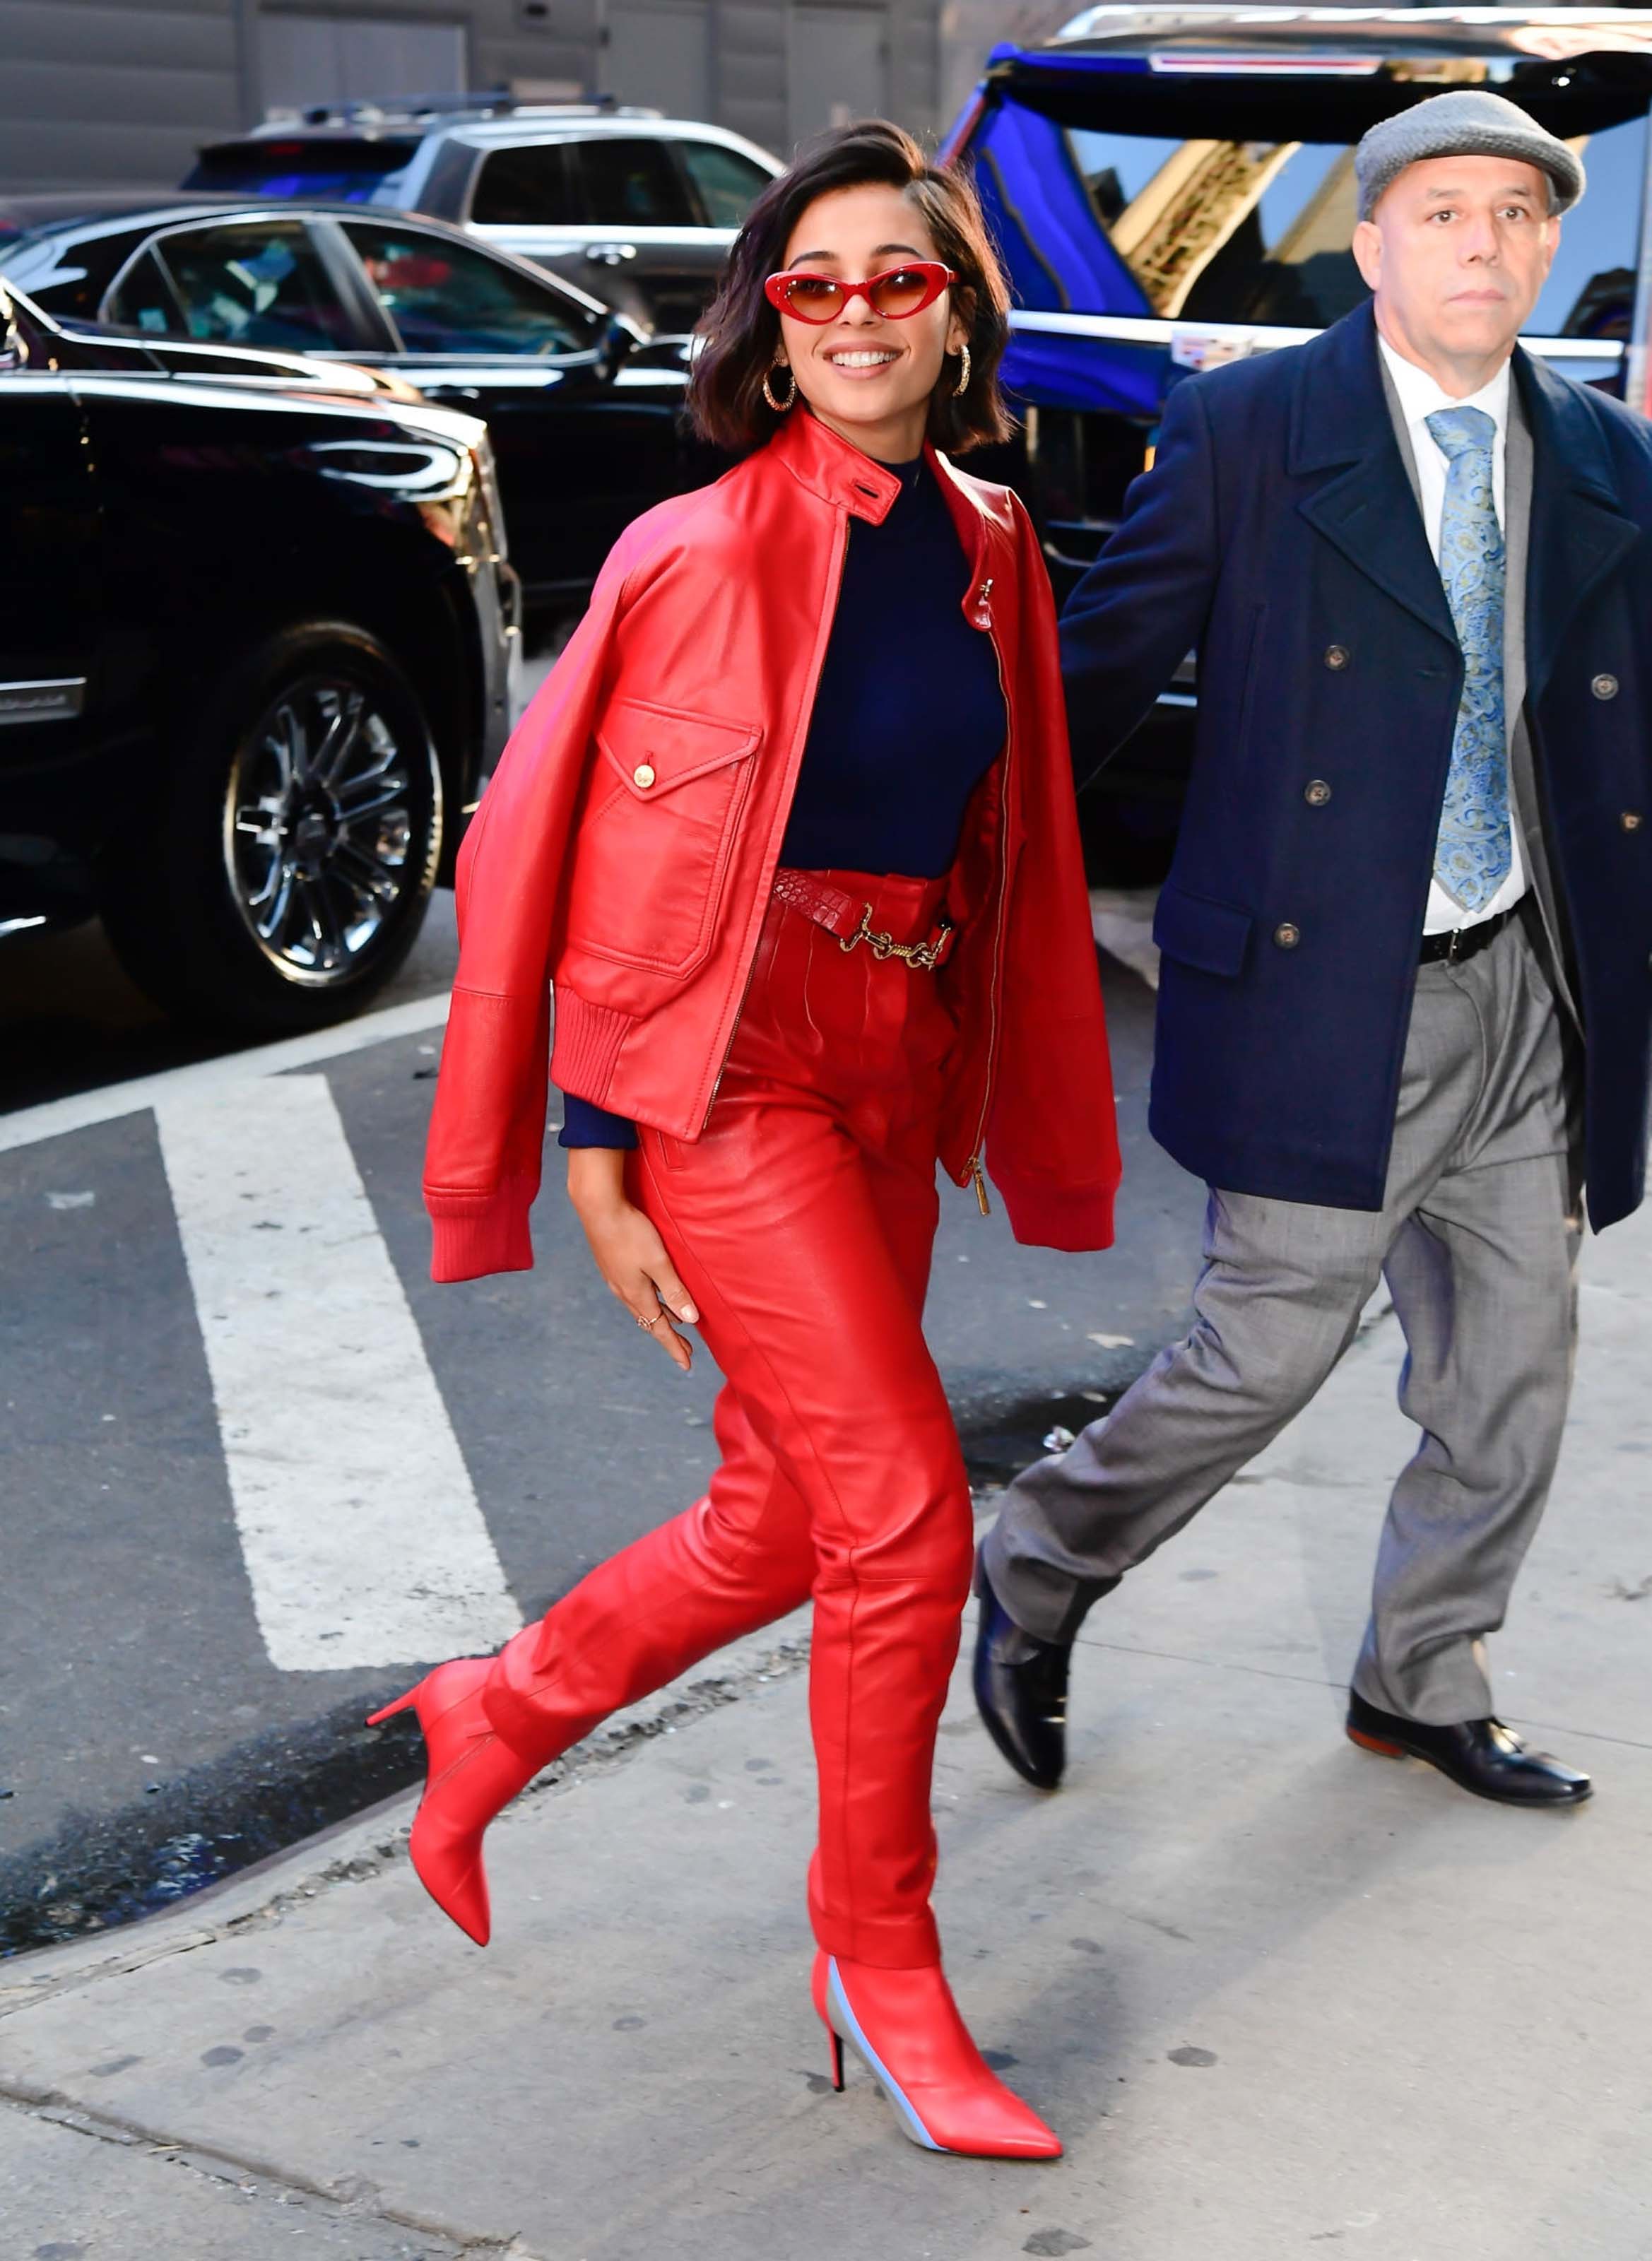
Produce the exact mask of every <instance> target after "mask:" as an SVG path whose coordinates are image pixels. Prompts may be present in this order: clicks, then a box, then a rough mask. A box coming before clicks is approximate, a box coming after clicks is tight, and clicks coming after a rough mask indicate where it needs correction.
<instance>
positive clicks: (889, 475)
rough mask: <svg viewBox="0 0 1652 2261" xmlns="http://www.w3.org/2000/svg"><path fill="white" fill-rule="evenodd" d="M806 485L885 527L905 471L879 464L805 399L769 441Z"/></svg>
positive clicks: (853, 513)
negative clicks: (811, 409)
mask: <svg viewBox="0 0 1652 2261" xmlns="http://www.w3.org/2000/svg"><path fill="white" fill-rule="evenodd" d="M769 452H770V453H771V455H772V456H775V457H777V458H778V460H779V462H781V463H784V464H785V466H786V470H788V471H790V473H791V474H792V477H794V479H796V480H797V481H798V483H799V484H800V485H802V486H805V487H807V488H808V491H809V492H810V493H811V494H815V495H818V496H819V497H820V499H821V500H822V502H829V503H830V504H831V505H832V506H834V508H837V509H841V510H846V511H848V512H849V513H850V515H851V517H853V518H864V519H868V520H870V521H871V522H872V524H873V526H881V525H882V523H883V521H884V520H885V519H886V518H887V516H888V515H889V512H890V510H891V508H892V506H894V500H895V498H896V496H897V495H898V494H899V493H900V492H901V478H900V474H899V473H898V472H895V471H892V470H889V469H888V467H887V464H884V463H875V462H874V461H873V458H872V457H871V456H866V455H863V454H862V453H861V451H860V449H858V448H856V447H853V446H851V443H850V442H849V441H847V440H844V439H842V438H840V437H839V435H838V434H837V433H836V432H834V431H833V430H832V428H831V427H830V425H829V424H822V422H821V420H820V419H819V417H818V416H815V415H813V414H811V413H810V412H809V411H808V409H807V408H805V407H804V406H802V405H801V403H800V404H799V406H797V407H796V408H795V409H794V410H793V412H792V413H791V414H790V415H789V416H788V417H787V418H786V421H785V422H784V423H783V424H782V425H781V427H780V428H779V431H778V432H777V433H776V434H775V435H774V437H773V438H772V440H771V441H770V442H769Z"/></svg>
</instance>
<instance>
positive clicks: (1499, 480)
mask: <svg viewBox="0 0 1652 2261" xmlns="http://www.w3.org/2000/svg"><path fill="white" fill-rule="evenodd" d="M1377 347H1378V350H1379V351H1380V352H1381V354H1382V355H1383V362H1385V364H1386V365H1387V369H1388V373H1389V375H1390V377H1392V378H1393V380H1394V390H1395V391H1397V393H1398V395H1399V406H1400V413H1401V415H1402V416H1403V417H1404V420H1405V429H1406V431H1407V433H1408V434H1409V435H1410V438H1411V455H1412V456H1413V458H1414V459H1415V461H1416V464H1417V483H1418V485H1419V487H1420V488H1421V489H1422V503H1423V528H1424V531H1425V532H1426V535H1427V536H1428V547H1429V548H1430V549H1432V550H1433V554H1434V563H1436V564H1438V563H1439V562H1440V520H1441V518H1442V517H1443V516H1444V514H1445V508H1446V471H1447V466H1448V463H1449V461H1450V459H1449V457H1448V456H1447V455H1446V452H1445V450H1444V449H1442V448H1441V447H1440V443H1439V441H1437V440H1436V439H1435V438H1434V435H1433V433H1432V432H1431V431H1430V430H1429V428H1428V422H1427V420H1428V418H1429V417H1431V416H1432V415H1433V413H1434V412H1435V410H1436V409H1438V408H1483V409H1484V411H1485V413H1486V414H1487V415H1488V416H1489V417H1490V419H1491V420H1492V422H1493V423H1494V424H1495V425H1496V426H1497V427H1498V428H1497V436H1496V438H1495V439H1494V440H1493V441H1492V442H1491V496H1492V500H1493V502H1494V503H1495V504H1496V506H1497V513H1498V524H1499V525H1500V526H1501V525H1503V524H1504V523H1505V520H1506V517H1507V512H1506V509H1505V500H1504V498H1505V488H1506V484H1507V480H1506V472H1505V462H1506V458H1507V455H1508V426H1509V379H1510V374H1511V372H1510V367H1509V364H1508V362H1504V364H1503V366H1502V368H1501V369H1500V370H1498V373H1497V375H1496V376H1495V377H1493V378H1492V380H1491V382H1490V384H1485V385H1482V387H1481V388H1480V390H1479V391H1478V392H1474V393H1470V394H1469V398H1467V399H1466V400H1454V399H1453V398H1452V396H1451V395H1450V394H1449V393H1448V392H1442V391H1440V386H1439V385H1438V384H1436V383H1435V382H1434V380H1433V377H1430V375H1429V374H1428V371H1427V370H1426V369H1419V367H1418V366H1417V363H1416V362H1414V361H1407V360H1406V359H1405V356H1404V354H1397V353H1396V352H1395V350H1394V348H1393V347H1392V346H1391V345H1390V343H1389V341H1388V340H1387V339H1386V338H1385V337H1383V336H1382V334H1380V333H1379V334H1378V337H1377ZM1506 719H1507V724H1508V731H1509V736H1510V737H1511V738H1512V736H1513V732H1514V724H1515V721H1516V717H1515V716H1514V715H1512V714H1510V715H1509V716H1508V717H1507V718H1506ZM1513 808H1514V800H1513V794H1512V792H1511V793H1510V797H1509V810H1510V819H1511V821H1510V825H1509V875H1508V877H1507V879H1505V881H1504V882H1503V885H1502V886H1500V887H1499V888H1498V891H1497V893H1496V894H1495V895H1493V896H1492V898H1491V900H1490V902H1489V903H1486V904H1485V905H1483V908H1481V909H1479V910H1477V911H1471V910H1465V909H1464V908H1463V906H1462V904H1461V903H1459V902H1455V901H1453V899H1452V897H1451V896H1450V895H1448V894H1447V893H1446V890H1445V889H1444V888H1443V887H1442V886H1440V883H1439V881H1438V880H1437V879H1436V880H1434V881H1433V883H1432V884H1431V885H1430V886H1429V890H1428V909H1427V912H1426V915H1425V916H1424V919H1423V932H1424V933H1425V934H1446V933H1448V932H1449V931H1450V930H1451V929H1452V928H1453V927H1459V926H1477V925H1478V924H1479V923H1480V922H1481V920H1482V919H1489V918H1496V917H1497V916H1498V915H1499V913H1501V912H1503V911H1505V910H1507V909H1509V908H1511V906H1512V905H1513V904H1515V903H1518V902H1519V900H1520V897H1521V896H1522V895H1523V894H1525V893H1526V884H1527V882H1526V867H1525V865H1524V863H1523V862H1522V860H1521V857H1520V829H1519V825H1518V824H1516V823H1514V822H1513V821H1512V818H1513Z"/></svg>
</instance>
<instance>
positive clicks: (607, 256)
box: [585, 243, 636, 267]
mask: <svg viewBox="0 0 1652 2261" xmlns="http://www.w3.org/2000/svg"><path fill="white" fill-rule="evenodd" d="M585 257H586V258H587V259H588V260H589V261H590V262H591V264H592V265H593V267H617V266H618V265H619V264H620V262H621V260H625V259H635V258H636V245H635V244H634V243H588V244H586V246H585Z"/></svg>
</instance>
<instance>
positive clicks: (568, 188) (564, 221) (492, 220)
mask: <svg viewBox="0 0 1652 2261" xmlns="http://www.w3.org/2000/svg"><path fill="white" fill-rule="evenodd" d="M470 218H471V219H473V220H474V221H476V223H477V224H478V226H482V227H488V226H493V227H578V225H579V223H580V219H581V218H582V214H581V212H580V210H579V204H578V184H577V183H576V181H575V179H574V171H573V150H572V148H571V146H570V144H569V143H567V142H566V141H542V142H540V143H538V144H537V145H536V146H535V147H532V148H524V149H495V150H494V151H493V153H492V155H491V156H489V157H488V158H487V160H486V161H485V163H484V165H483V167H482V172H481V177H480V178H479V179H478V182H477V184H476V190H475V193H474V194H473V195H472V197H471V198H470Z"/></svg>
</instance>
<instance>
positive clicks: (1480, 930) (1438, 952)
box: [1417, 903, 1519, 965]
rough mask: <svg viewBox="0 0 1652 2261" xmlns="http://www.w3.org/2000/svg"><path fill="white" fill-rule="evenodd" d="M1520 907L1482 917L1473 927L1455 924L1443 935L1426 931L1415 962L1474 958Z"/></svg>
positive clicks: (1450, 962)
mask: <svg viewBox="0 0 1652 2261" xmlns="http://www.w3.org/2000/svg"><path fill="white" fill-rule="evenodd" d="M1518 909H1519V904H1518V903H1516V904H1514V905H1512V907H1511V908H1509V909H1508V910H1506V911H1499V912H1498V915H1497V916H1496V917H1495V918H1489V919H1482V920H1481V921H1480V922H1479V923H1478V925H1476V926H1454V927H1448V928H1447V930H1446V931H1445V933H1443V934H1426V935H1425V936H1424V937H1423V947H1422V953H1421V955H1420V957H1419V958H1418V961H1417V962H1418V964H1419V965H1462V961H1463V959H1464V958H1473V957H1474V956H1475V955H1476V952H1477V951H1482V950H1483V949H1484V948H1485V946H1486V944H1488V943H1489V942H1495V941H1496V940H1497V938H1498V936H1499V935H1500V934H1501V933H1502V931H1503V930H1504V928H1505V926H1507V924H1508V922H1509V921H1510V920H1511V919H1512V917H1513V916H1514V914H1515V912H1516V911H1517V910H1518Z"/></svg>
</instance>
